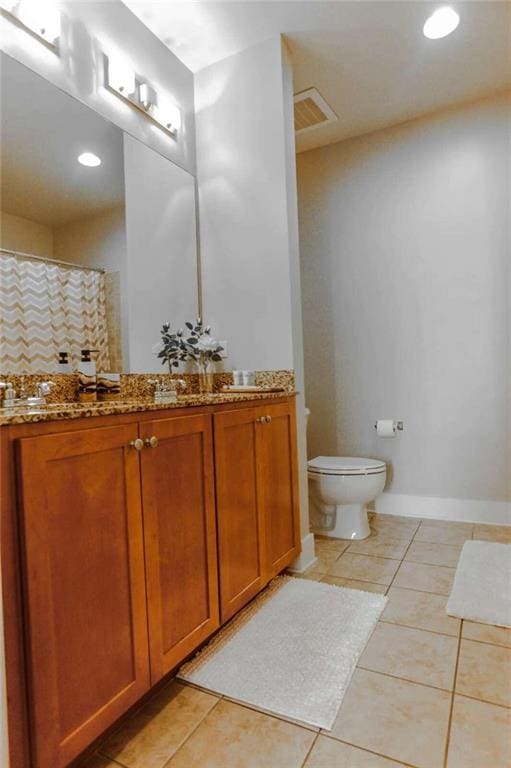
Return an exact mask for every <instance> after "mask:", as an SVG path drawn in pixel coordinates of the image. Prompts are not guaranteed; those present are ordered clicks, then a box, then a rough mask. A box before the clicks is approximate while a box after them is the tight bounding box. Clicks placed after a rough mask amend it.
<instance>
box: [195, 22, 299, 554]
mask: <svg viewBox="0 0 511 768" xmlns="http://www.w3.org/2000/svg"><path fill="white" fill-rule="evenodd" d="M292 95H293V84H292V69H291V63H290V60H289V57H288V55H287V52H286V50H285V47H284V46H283V44H282V41H281V39H280V37H275V38H272V39H270V40H267V41H265V42H263V43H260V44H258V45H255V46H253V47H251V48H248V49H246V50H244V51H242V52H241V53H238V54H236V55H234V56H230V57H228V58H226V59H224V60H222V61H220V62H218V63H216V64H213V65H212V66H210V67H207V68H206V69H203V70H201V71H200V72H199V73H197V74H196V76H195V99H196V102H195V103H196V132H197V178H198V184H199V200H200V242H201V264H202V285H203V301H204V316H205V319H206V320H207V322H208V323H210V324H211V325H212V326H213V330H214V333H215V335H217V336H218V337H219V338H222V339H224V338H225V339H227V341H228V351H229V359H228V366H229V367H230V368H231V367H232V368H252V369H259V370H275V369H295V373H296V380H297V387H298V389H299V390H300V391H301V392H302V393H303V347H302V338H301V303H300V274H299V258H298V226H297V201H296V174H295V155H294V149H295V145H294V126H293V100H292ZM297 406H298V410H299V416H298V438H299V456H300V468H301V473H300V483H301V486H300V487H301V514H302V518H301V527H302V539H303V538H304V537H306V536H307V534H308V531H309V525H308V504H307V488H306V476H305V465H306V457H305V424H304V419H303V397H300V398H299V399H298V403H297ZM305 546H306V545H305ZM306 556H307V557H309V558H310V557H313V544H312V543H311V546H310V550H309V549H308V550H307V555H306Z"/></svg>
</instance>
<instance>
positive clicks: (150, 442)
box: [144, 435, 158, 448]
mask: <svg viewBox="0 0 511 768" xmlns="http://www.w3.org/2000/svg"><path fill="white" fill-rule="evenodd" d="M144 442H145V444H146V445H147V446H148V447H149V448H156V447H157V446H158V438H157V437H156V435H152V436H151V437H146V439H145V440H144Z"/></svg>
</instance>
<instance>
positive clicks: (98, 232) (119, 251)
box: [54, 205, 126, 271]
mask: <svg viewBox="0 0 511 768" xmlns="http://www.w3.org/2000/svg"><path fill="white" fill-rule="evenodd" d="M54 257H55V258H56V259H60V260H62V261H71V262H74V263H75V264H83V266H84V267H98V268H100V269H106V270H108V271H118V270H120V269H122V268H123V267H124V265H125V262H126V223H125V220H124V206H123V205H119V206H115V207H114V208H108V209H107V210H104V211H101V213H98V214H96V215H94V216H86V217H84V218H83V219H78V220H77V221H71V222H69V223H67V224H63V225H62V226H60V227H56V228H55V229H54Z"/></svg>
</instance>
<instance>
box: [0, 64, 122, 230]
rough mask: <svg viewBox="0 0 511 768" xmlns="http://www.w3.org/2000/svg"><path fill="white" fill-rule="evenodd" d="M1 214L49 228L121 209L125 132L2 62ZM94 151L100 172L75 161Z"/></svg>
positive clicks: (27, 71)
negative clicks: (123, 135)
mask: <svg viewBox="0 0 511 768" xmlns="http://www.w3.org/2000/svg"><path fill="white" fill-rule="evenodd" d="M0 60H1V103H0V107H1V113H0V114H1V124H0V125H1V131H2V143H1V152H2V154H1V169H2V174H1V176H2V178H1V194H2V198H1V208H2V210H3V211H6V212H7V213H11V214H13V215H15V216H22V217H23V218H26V219H31V220H33V221H38V222H40V223H41V224H46V225H48V226H51V227H55V226H59V225H61V224H65V223H67V222H69V221H74V220H77V219H81V218H84V217H86V216H91V215H93V214H95V213H99V212H100V211H102V210H105V209H106V208H112V207H114V206H117V205H123V204H124V171H123V144H122V131H121V130H120V129H119V128H117V127H115V126H114V125H112V124H111V123H109V122H108V121H107V120H104V119H103V118H102V117H100V116H99V115H98V114H97V113H96V112H94V110H92V109H89V108H88V107H86V106H84V105H83V104H80V102H78V101H76V100H75V99H73V98H72V97H71V96H68V95H67V94H65V93H63V92H62V91H60V90H59V89H58V88H56V87H55V86H54V85H52V84H51V83H49V82H48V81H47V80H45V79H44V78H42V77H39V76H38V75H36V74H35V73H34V72H32V71H31V70H30V69H28V68H27V67H24V66H23V65H22V64H19V63H18V62H16V61H14V60H13V59H11V58H9V57H8V56H5V55H4V54H2V55H1V59H0ZM86 151H89V152H94V153H95V154H96V155H98V156H99V157H100V158H101V159H102V164H101V165H100V166H99V167H97V168H85V167H84V166H82V165H80V164H79V163H78V162H77V161H76V158H77V157H78V155H80V154H81V153H82V152H86Z"/></svg>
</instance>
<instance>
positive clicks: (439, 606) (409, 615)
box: [381, 587, 460, 637]
mask: <svg viewBox="0 0 511 768" xmlns="http://www.w3.org/2000/svg"><path fill="white" fill-rule="evenodd" d="M387 594H388V598H389V599H388V601H387V605H386V606H385V610H384V611H383V614H382V616H381V620H382V621H389V622H391V623H393V624H401V625H403V626H405V627H414V628H415V629H426V630H429V631H430V632H440V633H442V634H444V635H452V636H453V637H457V636H458V634H459V631H460V620H459V619H455V618H454V617H452V616H448V615H447V613H446V612H445V606H446V603H447V598H446V597H445V596H444V595H434V594H432V593H429V592H414V591H413V590H412V589H400V588H399V587H390V589H389V591H388V593H387Z"/></svg>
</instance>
